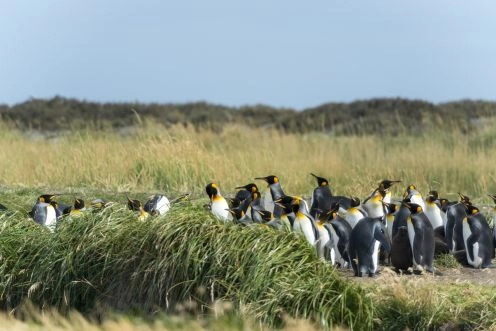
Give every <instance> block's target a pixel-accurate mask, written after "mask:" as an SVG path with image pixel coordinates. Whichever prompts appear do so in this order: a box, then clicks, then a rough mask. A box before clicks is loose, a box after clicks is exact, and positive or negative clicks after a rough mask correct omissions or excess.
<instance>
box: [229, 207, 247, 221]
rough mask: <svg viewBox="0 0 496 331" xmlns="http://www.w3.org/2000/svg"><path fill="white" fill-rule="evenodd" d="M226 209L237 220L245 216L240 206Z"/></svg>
mask: <svg viewBox="0 0 496 331" xmlns="http://www.w3.org/2000/svg"><path fill="white" fill-rule="evenodd" d="M228 211H229V212H230V213H231V215H233V216H234V217H235V218H236V219H237V220H239V219H241V218H242V217H243V216H245V212H244V210H243V209H241V208H240V207H235V208H231V209H228Z"/></svg>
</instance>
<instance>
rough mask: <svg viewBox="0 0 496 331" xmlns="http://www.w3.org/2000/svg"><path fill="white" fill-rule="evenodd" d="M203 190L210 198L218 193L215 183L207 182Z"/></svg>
mask: <svg viewBox="0 0 496 331" xmlns="http://www.w3.org/2000/svg"><path fill="white" fill-rule="evenodd" d="M205 191H207V194H208V197H209V198H210V200H212V199H213V198H214V197H215V196H216V195H218V194H219V187H218V186H217V184H215V183H209V184H208V185H207V187H205Z"/></svg>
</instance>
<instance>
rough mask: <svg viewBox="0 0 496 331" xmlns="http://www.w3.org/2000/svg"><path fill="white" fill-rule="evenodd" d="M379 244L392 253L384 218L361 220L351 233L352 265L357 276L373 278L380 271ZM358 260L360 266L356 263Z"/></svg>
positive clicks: (350, 250) (350, 253)
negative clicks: (356, 259)
mask: <svg viewBox="0 0 496 331" xmlns="http://www.w3.org/2000/svg"><path fill="white" fill-rule="evenodd" d="M379 244H381V245H382V246H383V247H384V249H385V250H386V252H388V253H389V252H391V242H390V240H389V239H388V237H387V235H386V229H385V227H384V224H383V222H382V218H380V217H376V218H371V217H366V218H363V219H362V220H360V221H359V222H358V223H357V224H356V226H355V227H354V228H353V230H352V231H351V235H350V243H349V257H350V263H351V265H352V267H353V271H354V272H355V276H358V277H362V276H363V275H364V274H367V275H368V276H369V277H373V276H374V275H375V274H376V272H377V269H378V254H379ZM355 258H358V264H357V263H356V262H355Z"/></svg>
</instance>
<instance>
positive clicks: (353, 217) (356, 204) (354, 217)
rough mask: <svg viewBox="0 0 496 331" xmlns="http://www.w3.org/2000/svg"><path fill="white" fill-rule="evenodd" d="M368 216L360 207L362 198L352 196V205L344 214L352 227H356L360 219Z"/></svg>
mask: <svg viewBox="0 0 496 331" xmlns="http://www.w3.org/2000/svg"><path fill="white" fill-rule="evenodd" d="M367 216H368V215H367V212H366V211H365V210H363V209H362V208H360V199H359V198H357V197H352V198H351V206H350V208H348V209H347V210H346V213H345V215H344V219H345V220H346V221H347V222H348V223H349V224H350V226H351V228H354V227H355V225H356V224H357V223H358V221H359V220H361V219H362V218H364V217H367Z"/></svg>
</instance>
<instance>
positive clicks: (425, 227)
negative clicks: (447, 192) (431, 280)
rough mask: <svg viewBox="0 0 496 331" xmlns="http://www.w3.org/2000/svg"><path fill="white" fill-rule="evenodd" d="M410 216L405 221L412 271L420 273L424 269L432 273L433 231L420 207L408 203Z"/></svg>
mask: <svg viewBox="0 0 496 331" xmlns="http://www.w3.org/2000/svg"><path fill="white" fill-rule="evenodd" d="M407 206H408V208H409V209H410V216H409V217H408V220H407V229H408V238H409V240H410V246H411V248H412V256H413V269H414V271H416V272H422V271H423V270H424V269H425V270H427V271H428V272H431V273H434V272H435V270H434V267H433V265H432V263H433V262H434V251H435V241H434V229H433V228H432V224H431V223H430V222H429V220H428V219H427V216H425V214H424V211H423V209H422V207H421V206H420V205H418V204H416V203H408V204H407Z"/></svg>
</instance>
